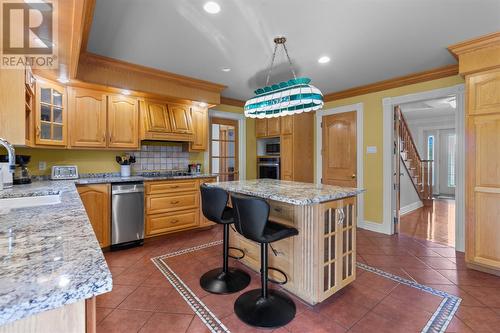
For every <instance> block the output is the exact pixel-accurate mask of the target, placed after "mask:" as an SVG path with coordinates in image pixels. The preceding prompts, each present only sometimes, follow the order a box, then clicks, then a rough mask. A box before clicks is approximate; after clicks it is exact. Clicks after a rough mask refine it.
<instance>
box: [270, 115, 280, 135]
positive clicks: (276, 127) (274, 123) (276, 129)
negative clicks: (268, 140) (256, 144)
mask: <svg viewBox="0 0 500 333" xmlns="http://www.w3.org/2000/svg"><path fill="white" fill-rule="evenodd" d="M280 118H281V117H277V118H269V119H267V136H279V135H280V133H281V131H280V127H281V126H280Z"/></svg>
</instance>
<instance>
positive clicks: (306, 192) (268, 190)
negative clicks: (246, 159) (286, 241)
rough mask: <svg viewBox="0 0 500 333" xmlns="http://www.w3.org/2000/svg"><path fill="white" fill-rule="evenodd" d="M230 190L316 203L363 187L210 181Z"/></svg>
mask: <svg viewBox="0 0 500 333" xmlns="http://www.w3.org/2000/svg"><path fill="white" fill-rule="evenodd" d="M207 185H209V186H215V187H220V188H223V189H224V190H226V191H228V192H233V193H240V194H246V195H251V196H255V197H260V198H264V199H269V200H275V201H281V202H285V203H288V204H292V205H302V206H303V205H314V204H319V203H322V202H327V201H332V200H338V199H342V198H346V197H352V196H355V195H358V194H360V193H362V192H364V190H363V189H357V188H352V187H340V186H332V185H323V184H314V183H300V182H292V181H285V180H276V179H253V180H239V181H231V182H218V183H209V184H207Z"/></svg>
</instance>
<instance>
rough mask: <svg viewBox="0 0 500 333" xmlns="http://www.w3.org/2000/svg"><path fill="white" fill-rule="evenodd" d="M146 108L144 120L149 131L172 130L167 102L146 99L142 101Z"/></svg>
mask: <svg viewBox="0 0 500 333" xmlns="http://www.w3.org/2000/svg"><path fill="white" fill-rule="evenodd" d="M141 107H143V108H144V121H145V122H146V126H147V129H148V131H151V132H160V133H161V132H172V126H171V125H170V119H169V116H168V108H167V104H165V103H162V102H153V101H145V102H143V103H141Z"/></svg>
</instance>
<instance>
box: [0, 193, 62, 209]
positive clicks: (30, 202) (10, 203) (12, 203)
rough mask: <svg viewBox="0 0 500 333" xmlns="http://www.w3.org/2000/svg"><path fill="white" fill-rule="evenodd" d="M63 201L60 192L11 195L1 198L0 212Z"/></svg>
mask: <svg viewBox="0 0 500 333" xmlns="http://www.w3.org/2000/svg"><path fill="white" fill-rule="evenodd" d="M60 202H61V195H60V193H59V192H57V193H51V194H46V195H32V196H22V197H11V198H4V199H0V214H1V213H8V211H9V210H11V209H15V208H28V207H39V206H46V205H55V204H58V203H60Z"/></svg>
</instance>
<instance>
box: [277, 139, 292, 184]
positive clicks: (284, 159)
mask: <svg viewBox="0 0 500 333" xmlns="http://www.w3.org/2000/svg"><path fill="white" fill-rule="evenodd" d="M280 153H281V179H282V180H293V136H292V135H291V134H287V135H282V136H281V144H280Z"/></svg>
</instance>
